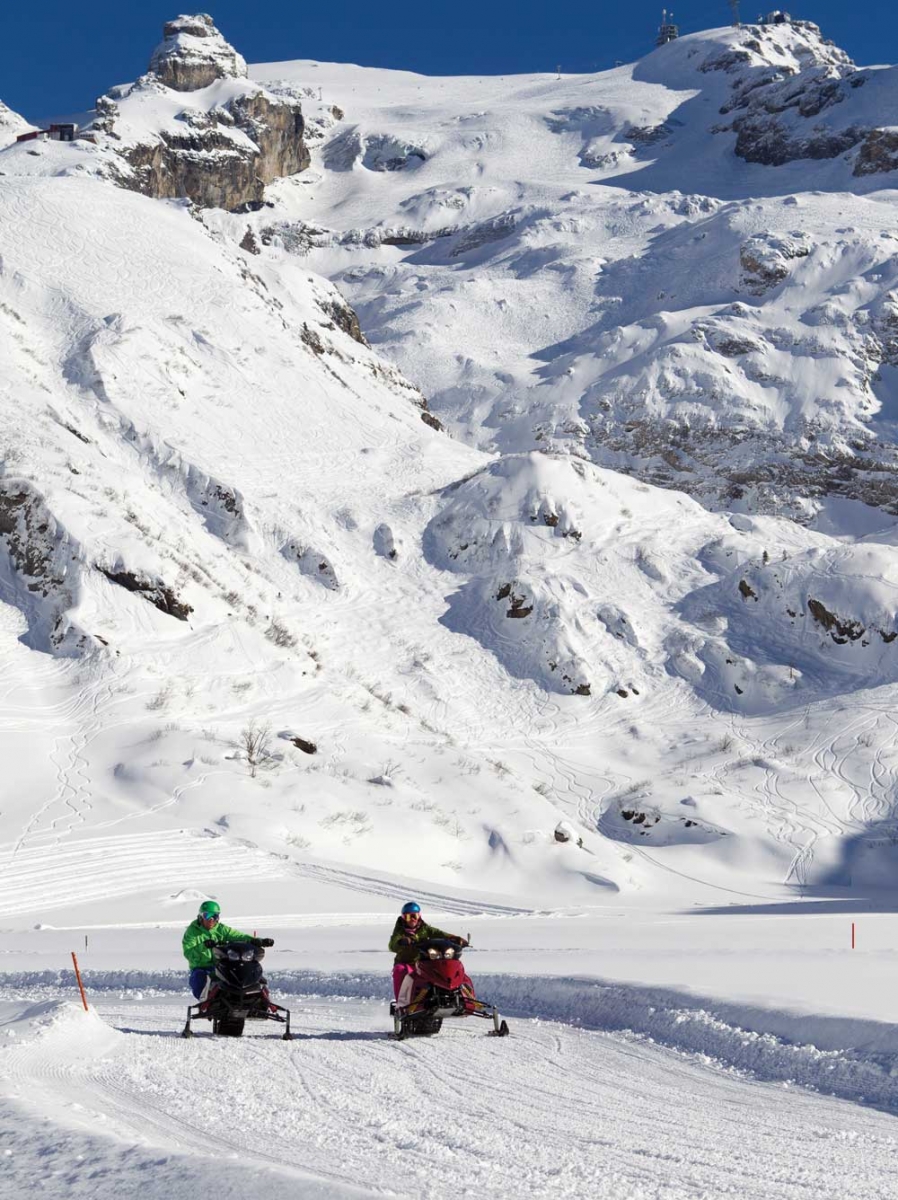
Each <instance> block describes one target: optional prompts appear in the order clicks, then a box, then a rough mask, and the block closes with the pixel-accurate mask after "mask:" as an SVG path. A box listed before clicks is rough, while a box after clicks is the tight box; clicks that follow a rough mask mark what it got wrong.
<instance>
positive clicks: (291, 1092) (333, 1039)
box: [0, 998, 898, 1200]
mask: <svg viewBox="0 0 898 1200" xmlns="http://www.w3.org/2000/svg"><path fill="white" fill-rule="evenodd" d="M98 1011H99V1013H100V1015H101V1016H102V1017H103V1020H104V1021H105V1022H107V1023H108V1024H109V1025H111V1026H113V1027H114V1028H115V1029H118V1030H121V1031H124V1032H123V1033H115V1032H113V1031H111V1030H110V1029H108V1028H107V1027H105V1026H104V1025H103V1024H101V1023H100V1021H98V1020H97V1019H96V1017H92V1016H88V1017H85V1018H83V1017H82V1014H80V1013H79V1012H78V1011H77V1010H75V1009H70V1010H69V1011H67V1012H65V1013H64V1014H63V1015H61V1016H60V1017H58V1019H57V1024H56V1025H55V1026H54V1025H51V1026H50V1027H49V1029H47V1030H45V1031H44V1032H43V1033H42V1034H41V1035H40V1036H38V1037H36V1038H34V1039H24V1040H22V1042H21V1044H19V1045H14V1046H13V1047H12V1048H9V1047H8V1046H7V1048H6V1049H5V1050H4V1051H2V1059H0V1061H2V1063H3V1078H4V1090H5V1091H6V1093H7V1095H8V1096H9V1095H14V1096H16V1097H17V1099H18V1102H19V1103H21V1104H23V1105H25V1106H26V1107H28V1108H29V1109H33V1108H34V1107H35V1106H44V1108H45V1111H49V1112H52V1113H54V1115H55V1116H56V1119H57V1120H59V1121H60V1122H61V1123H62V1124H63V1125H64V1126H74V1127H75V1128H78V1129H81V1130H90V1131H94V1130H96V1129H97V1127H98V1126H99V1127H101V1128H102V1129H103V1130H104V1132H105V1133H106V1134H107V1135H111V1136H112V1137H115V1138H123V1139H126V1140H128V1141H132V1142H133V1141H137V1142H138V1143H139V1144H140V1145H142V1146H144V1147H147V1148H159V1149H164V1150H165V1151H167V1152H169V1153H172V1152H174V1153H179V1154H191V1155H195V1154H196V1153H197V1152H198V1151H199V1152H200V1153H201V1154H204V1155H210V1154H211V1155H212V1156H214V1157H215V1158H220V1156H221V1155H223V1154H224V1155H236V1156H237V1158H238V1160H239V1161H242V1162H252V1163H256V1164H259V1165H263V1166H267V1167H278V1168H280V1169H286V1170H297V1171H301V1172H303V1173H308V1174H310V1175H312V1176H314V1177H316V1178H317V1179H318V1180H320V1181H322V1182H323V1183H324V1184H325V1185H333V1186H334V1187H336V1188H340V1187H342V1186H345V1185H348V1186H352V1185H356V1186H358V1184H359V1183H360V1181H364V1185H365V1187H366V1189H367V1194H369V1195H374V1194H381V1193H388V1194H394V1195H397V1196H399V1197H413V1196H414V1197H423V1198H425V1200H443V1198H444V1197H445V1198H448V1197H451V1196H458V1195H461V1196H470V1197H487V1198H488V1197H493V1198H495V1200H507V1197H509V1196H532V1197H549V1196H570V1197H582V1196H585V1195H589V1196H597V1197H600V1198H602V1200H622V1198H624V1197H626V1198H627V1200H687V1198H696V1200H697V1198H699V1197H702V1198H704V1197H709V1196H714V1197H718V1196H723V1195H732V1196H735V1197H739V1200H798V1198H802V1200H806V1198H807V1197H808V1196H814V1197H815V1200H844V1197H845V1196H848V1195H850V1196H851V1197H852V1198H853V1200H886V1198H887V1197H890V1196H892V1195H894V1192H895V1189H896V1188H898V1166H896V1158H895V1146H896V1138H895V1133H894V1130H895V1125H894V1120H893V1119H892V1118H890V1117H888V1116H886V1115H884V1114H880V1113H876V1112H873V1111H871V1110H865V1109H861V1108H857V1107H855V1106H852V1105H850V1104H847V1103H845V1102H842V1101H837V1100H833V1099H829V1098H826V1097H822V1096H817V1095H813V1094H812V1093H809V1092H805V1091H802V1090H800V1089H792V1088H789V1087H785V1088H784V1087H783V1086H775V1085H772V1084H769V1083H761V1082H756V1081H753V1080H751V1079H748V1078H746V1077H744V1076H742V1075H741V1074H739V1073H735V1074H734V1073H733V1072H731V1071H727V1070H723V1069H721V1068H720V1067H719V1066H718V1065H716V1064H715V1063H713V1062H712V1061H711V1060H709V1059H707V1058H706V1057H704V1056H703V1055H700V1054H698V1055H696V1054H688V1053H672V1052H670V1051H668V1050H664V1049H661V1048H659V1047H657V1046H654V1045H652V1044H651V1042H646V1041H644V1040H640V1039H637V1038H634V1037H633V1036H628V1035H621V1034H614V1033H601V1032H591V1031H587V1030H582V1029H576V1028H572V1027H570V1026H565V1025H558V1024H555V1023H552V1022H543V1021H532V1020H529V1021H528V1020H521V1021H517V1022H515V1024H514V1026H513V1032H512V1036H511V1037H510V1038H508V1039H505V1040H497V1039H492V1038H489V1037H487V1036H485V1035H484V1033H483V1032H482V1027H481V1026H479V1025H474V1023H473V1022H467V1023H461V1022H459V1023H458V1024H457V1025H456V1026H454V1027H451V1028H448V1027H446V1026H444V1031H443V1032H442V1033H441V1034H440V1035H439V1036H438V1037H437V1038H434V1039H428V1040H427V1041H417V1042H404V1043H396V1042H394V1041H392V1040H391V1039H390V1038H389V1037H388V1035H387V1033H386V1030H385V1025H386V1024H387V1022H386V1021H385V1016H386V1013H385V1009H384V1006H383V1005H382V1004H380V1003H374V1002H360V1001H351V1000H342V1001H341V1000H335V999H331V1000H321V999H317V1000H316V999H310V998H306V999H301V1000H300V1001H299V1003H296V1004H295V1006H294V1009H293V1011H294V1014H295V1028H296V1031H297V1035H298V1036H297V1041H295V1042H294V1043H292V1044H285V1043H283V1042H282V1041H280V1039H278V1038H277V1037H266V1036H264V1035H263V1034H259V1035H256V1036H251V1037H245V1038H244V1039H242V1040H241V1041H239V1042H236V1041H232V1042H229V1041H225V1040H223V1039H212V1038H211V1037H210V1036H203V1035H202V1034H200V1035H198V1036H197V1037H196V1038H195V1039H194V1040H193V1041H189V1042H185V1041H182V1040H181V1039H180V1038H178V1037H177V1033H176V1030H177V1028H178V1026H179V1024H180V1020H181V1018H182V1009H181V1006H180V1004H177V1005H176V1004H175V1003H173V1002H166V1001H164V1000H160V999H158V998H157V999H151V1000H143V1001H140V1002H139V1003H136V1004H135V1003H134V1002H133V1001H128V1000H118V1001H117V1000H115V999H112V998H110V999H108V1000H107V999H103V1000H101V1001H100V1004H99V1009H98ZM484 1026H485V1023H484ZM76 1031H77V1034H76ZM192 1163H193V1168H194V1169H196V1167H197V1159H196V1158H194V1159H193V1160H192Z"/></svg>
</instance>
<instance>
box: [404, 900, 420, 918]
mask: <svg viewBox="0 0 898 1200" xmlns="http://www.w3.org/2000/svg"><path fill="white" fill-rule="evenodd" d="M420 911H421V905H420V904H416V903H415V902H414V900H410V901H409V902H408V904H403V906H402V915H403V916H406V915H407V914H408V913H419V912H420Z"/></svg>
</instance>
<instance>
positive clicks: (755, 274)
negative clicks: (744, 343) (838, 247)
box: [721, 233, 812, 354]
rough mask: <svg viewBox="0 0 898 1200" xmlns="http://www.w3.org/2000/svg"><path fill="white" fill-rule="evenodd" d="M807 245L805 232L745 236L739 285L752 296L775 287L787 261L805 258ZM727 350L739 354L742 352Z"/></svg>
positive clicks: (808, 250)
mask: <svg viewBox="0 0 898 1200" xmlns="http://www.w3.org/2000/svg"><path fill="white" fill-rule="evenodd" d="M811 247H812V241H811V238H810V237H809V236H808V235H807V234H806V233H793V234H786V235H782V234H779V235H778V234H770V233H758V234H755V235H754V236H753V237H750V238H748V239H747V241H745V242H743V244H742V245H741V246H740V247H739V266H740V268H741V278H740V282H741V284H742V287H744V288H745V290H746V291H748V292H751V294H752V295H753V296H760V295H762V294H763V293H764V292H766V291H767V290H768V289H769V288H772V287H776V285H777V284H778V283H782V281H783V280H784V279H786V278H787V277H788V275H789V273H790V270H791V263H792V262H793V261H794V260H795V259H798V258H807V256H808V255H809V254H810V253H811ZM721 353H726V351H721ZM730 353H731V354H733V353H735V354H741V353H743V351H742V350H735V351H730Z"/></svg>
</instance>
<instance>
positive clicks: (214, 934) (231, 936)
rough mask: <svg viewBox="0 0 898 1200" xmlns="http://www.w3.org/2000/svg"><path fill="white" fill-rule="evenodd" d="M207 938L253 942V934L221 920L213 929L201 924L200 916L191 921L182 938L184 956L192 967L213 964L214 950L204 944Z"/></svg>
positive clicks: (222, 940)
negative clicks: (225, 923) (241, 930)
mask: <svg viewBox="0 0 898 1200" xmlns="http://www.w3.org/2000/svg"><path fill="white" fill-rule="evenodd" d="M207 938H208V939H209V940H210V941H213V942H251V941H252V934H250V933H241V932H240V930H239V929H231V927H230V925H223V924H222V922H221V921H219V922H218V924H217V925H214V926H213V927H212V928H211V929H206V927H205V926H204V925H201V924H200V922H199V918H197V919H196V920H194V921H191V922H190V924H189V925H188V926H187V928H186V929H185V930H184V936H183V938H182V939H181V948H182V950H183V951H184V957H185V958H186V959H187V962H188V963H189V965H190V966H191V967H211V966H212V951H211V950H210V949H208V947H207V946H205V945H204V944H203V943H204V942H205V941H206V939H207Z"/></svg>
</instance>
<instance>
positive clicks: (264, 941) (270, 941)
mask: <svg viewBox="0 0 898 1200" xmlns="http://www.w3.org/2000/svg"><path fill="white" fill-rule="evenodd" d="M250 940H251V941H252V943H253V945H254V946H273V945H274V938H251V939H250Z"/></svg>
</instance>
